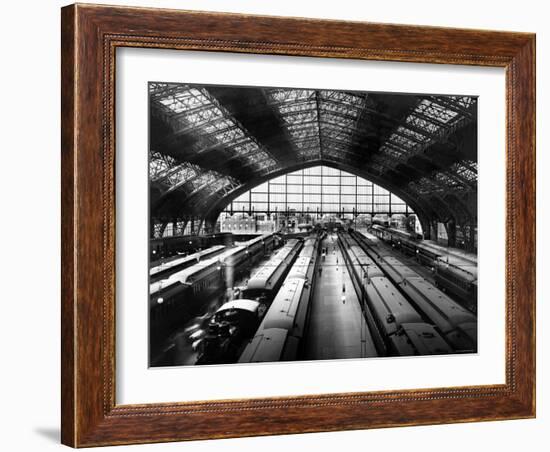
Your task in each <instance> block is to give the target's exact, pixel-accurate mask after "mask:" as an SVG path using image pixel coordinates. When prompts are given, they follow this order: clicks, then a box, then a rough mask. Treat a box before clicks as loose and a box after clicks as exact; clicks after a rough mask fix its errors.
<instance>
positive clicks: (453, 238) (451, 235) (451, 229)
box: [445, 219, 456, 247]
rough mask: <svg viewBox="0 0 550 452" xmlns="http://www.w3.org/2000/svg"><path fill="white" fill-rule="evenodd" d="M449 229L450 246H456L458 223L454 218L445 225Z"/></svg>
mask: <svg viewBox="0 0 550 452" xmlns="http://www.w3.org/2000/svg"><path fill="white" fill-rule="evenodd" d="M445 227H446V229H447V240H448V244H449V246H454V247H456V223H455V220H454V219H451V220H449V221H448V222H447V224H446V225H445Z"/></svg>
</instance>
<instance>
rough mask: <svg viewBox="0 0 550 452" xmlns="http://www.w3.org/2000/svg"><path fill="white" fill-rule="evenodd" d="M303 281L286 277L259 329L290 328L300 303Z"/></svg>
mask: <svg viewBox="0 0 550 452" xmlns="http://www.w3.org/2000/svg"><path fill="white" fill-rule="evenodd" d="M304 284H305V281H304V280H303V279H300V278H291V279H289V278H287V279H286V280H285V282H284V284H283V286H282V287H281V289H280V290H279V292H278V293H277V296H276V297H275V298H274V299H273V302H272V303H271V306H270V307H269V309H268V311H267V314H266V315H265V317H264V320H263V321H262V324H261V325H260V328H259V330H260V329H268V328H286V329H291V328H292V325H293V323H294V318H295V317H296V311H297V310H298V307H299V304H300V297H301V296H302V288H303V287H304Z"/></svg>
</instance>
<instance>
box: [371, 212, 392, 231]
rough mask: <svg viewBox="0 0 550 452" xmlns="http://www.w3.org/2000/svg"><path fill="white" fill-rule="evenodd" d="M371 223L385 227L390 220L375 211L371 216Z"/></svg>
mask: <svg viewBox="0 0 550 452" xmlns="http://www.w3.org/2000/svg"><path fill="white" fill-rule="evenodd" d="M372 224H374V225H378V226H382V227H386V228H387V227H388V226H389V225H390V220H389V218H388V216H387V215H385V214H379V213H377V214H376V215H374V217H372Z"/></svg>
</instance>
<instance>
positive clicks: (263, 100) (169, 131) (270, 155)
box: [149, 83, 477, 223]
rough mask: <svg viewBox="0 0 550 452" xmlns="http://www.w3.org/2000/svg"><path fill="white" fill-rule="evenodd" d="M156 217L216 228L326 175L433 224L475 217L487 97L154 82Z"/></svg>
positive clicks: (153, 187) (152, 137) (153, 196)
mask: <svg viewBox="0 0 550 452" xmlns="http://www.w3.org/2000/svg"><path fill="white" fill-rule="evenodd" d="M149 97H150V99H149V100H150V170H149V171H150V180H151V184H150V195H151V196H150V200H151V215H152V217H155V218H166V219H172V218H182V217H189V216H199V217H201V218H207V219H215V218H216V217H217V216H218V214H219V213H220V212H221V210H223V208H224V207H225V206H226V205H227V204H228V203H229V202H231V201H232V200H233V199H234V198H235V197H237V196H238V195H240V194H241V193H243V192H245V191H247V190H249V189H251V188H253V187H254V186H256V185H258V184H260V183H262V182H265V181H266V180H269V179H271V178H273V177H277V176H279V175H281V174H285V173H288V172H291V171H295V170H297V169H300V168H308V167H313V166H317V165H325V166H329V167H333V168H337V169H342V170H344V171H347V172H350V173H353V174H356V175H358V176H361V177H364V178H365V179H368V180H371V181H372V182H374V183H376V184H378V185H380V186H382V187H384V188H386V189H387V190H389V191H391V192H393V193H395V194H396V195H397V196H399V197H400V198H402V199H403V200H404V201H405V202H407V203H408V204H409V205H410V206H411V208H413V209H414V210H415V211H416V212H417V213H418V214H419V215H421V216H422V217H424V220H435V219H437V220H439V221H448V220H450V219H453V220H454V221H456V222H458V223H471V222H474V221H475V220H476V218H477V212H476V210H477V201H476V199H477V99H476V98H475V97H469V96H446V95H445V96H443V95H423V94H422V95H410V94H407V95H404V94H388V93H370V92H351V91H334V90H316V89H299V88H261V87H238V88H237V87H223V86H209V85H188V84H172V83H150V84H149Z"/></svg>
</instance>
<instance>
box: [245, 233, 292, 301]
mask: <svg viewBox="0 0 550 452" xmlns="http://www.w3.org/2000/svg"><path fill="white" fill-rule="evenodd" d="M302 243H303V242H302V240H300V239H290V240H288V241H287V242H286V244H285V245H284V246H283V247H282V248H281V249H280V250H279V251H277V253H276V254H275V255H273V256H272V257H271V259H269V261H267V262H265V263H264V264H263V265H261V266H260V267H259V268H258V269H257V270H256V272H255V273H254V274H253V275H252V277H251V278H250V279H249V280H248V281H247V283H246V287H245V288H243V290H242V297H243V298H248V299H251V300H254V299H258V300H259V301H264V302H268V303H269V302H271V301H272V300H273V297H274V296H275V294H276V293H277V291H278V290H279V288H280V287H281V284H282V283H283V281H284V277H285V276H286V274H287V273H288V271H289V269H290V266H291V265H292V263H293V262H294V260H295V259H296V256H297V255H298V253H299V251H300V248H301V247H302Z"/></svg>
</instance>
